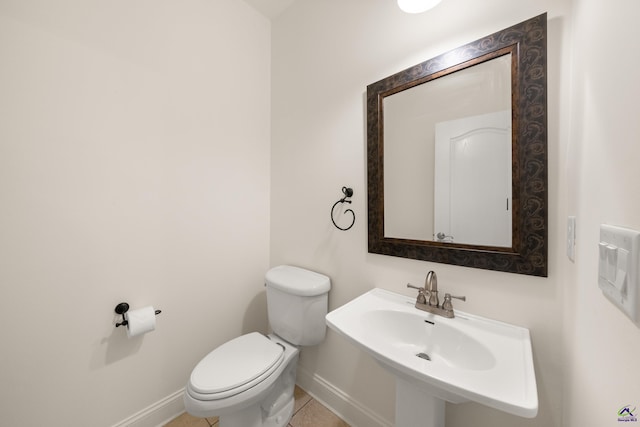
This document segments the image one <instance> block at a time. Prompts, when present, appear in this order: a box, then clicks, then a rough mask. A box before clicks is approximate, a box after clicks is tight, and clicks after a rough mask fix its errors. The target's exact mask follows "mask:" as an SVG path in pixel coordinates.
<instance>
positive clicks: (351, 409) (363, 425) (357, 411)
mask: <svg viewBox="0 0 640 427" xmlns="http://www.w3.org/2000/svg"><path fill="white" fill-rule="evenodd" d="M296 378H297V380H296V382H297V383H298V385H299V386H300V387H301V388H302V389H304V390H305V391H306V392H307V393H309V394H310V395H311V396H312V397H313V398H314V399H316V400H318V401H319V402H320V403H322V404H323V405H324V406H326V407H327V408H329V409H331V411H333V412H334V413H335V414H336V415H338V416H339V417H340V418H342V419H343V420H344V421H346V422H347V423H348V424H349V425H350V426H352V427H393V422H391V421H389V420H386V419H384V418H382V417H381V416H380V415H378V414H377V413H376V412H375V411H373V410H372V409H371V408H368V407H367V406H365V405H363V404H362V403H360V402H358V401H357V400H355V399H353V398H352V397H350V396H349V395H347V394H346V393H344V392H343V391H342V390H340V389H338V388H337V387H335V386H334V385H333V384H331V383H329V382H328V381H327V380H325V379H324V378H322V377H320V376H319V375H316V374H313V373H310V372H308V371H306V370H305V369H304V368H302V367H301V366H300V365H298V373H297V376H296Z"/></svg>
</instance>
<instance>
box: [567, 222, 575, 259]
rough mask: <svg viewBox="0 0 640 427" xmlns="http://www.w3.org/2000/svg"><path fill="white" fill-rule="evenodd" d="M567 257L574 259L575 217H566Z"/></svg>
mask: <svg viewBox="0 0 640 427" xmlns="http://www.w3.org/2000/svg"><path fill="white" fill-rule="evenodd" d="M567 257H568V258H569V259H570V260H571V261H575V260H576V217H575V216H569V217H567Z"/></svg>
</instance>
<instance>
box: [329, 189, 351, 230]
mask: <svg viewBox="0 0 640 427" xmlns="http://www.w3.org/2000/svg"><path fill="white" fill-rule="evenodd" d="M342 194H344V197H343V198H342V199H340V200H338V201H337V202H335V203H334V204H333V206H331V222H332V223H333V225H335V226H336V228H337V229H338V230H342V231H347V230H349V229H350V228H351V227H353V224H355V223H356V214H355V212H354V211H353V210H352V209H347V210H346V211H344V213H347V212H351V215H352V219H351V225H349V226H348V227H347V228H342V227H340V226H339V225H338V224H336V221H335V220H334V219H333V210H334V209H335V208H336V206H337V205H338V203H351V200H347V198H349V197H351V196H353V189H352V188H347V187H342Z"/></svg>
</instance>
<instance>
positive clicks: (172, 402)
mask: <svg viewBox="0 0 640 427" xmlns="http://www.w3.org/2000/svg"><path fill="white" fill-rule="evenodd" d="M296 377H297V380H296V382H297V383H298V385H299V386H300V387H302V388H303V389H304V390H305V391H306V392H307V393H309V394H310V395H311V396H313V398H314V399H316V400H317V401H319V402H320V403H322V404H323V405H325V406H326V407H327V408H329V409H331V411H333V412H334V413H335V414H336V415H338V416H339V417H340V418H342V419H343V420H345V421H346V422H347V423H349V425H351V426H352V427H393V422H391V421H389V420H386V419H384V418H382V417H381V416H379V415H378V414H376V413H375V411H373V410H372V409H371V408H368V407H367V406H365V405H363V404H362V403H360V402H358V401H357V400H355V399H353V398H352V397H350V396H349V395H348V394H346V393H344V392H343V391H342V390H340V389H338V388H337V387H335V386H334V385H333V384H331V383H330V382H328V381H327V380H325V379H324V378H322V377H321V376H319V375H316V374H313V373H310V372H308V371H306V370H305V369H304V368H302V367H301V366H298V372H297V376H296ZM183 394H184V388H182V389H180V390H178V391H176V392H175V393H173V394H171V395H169V396H167V397H165V398H164V399H161V400H159V401H158V402H156V403H154V404H152V405H149V406H147V407H146V408H144V409H143V410H141V411H140V412H138V413H136V414H133V415H132V416H130V417H129V418H127V419H126V420H123V421H120V422H119V423H117V424H114V425H113V426H112V427H162V426H164V425H165V424H166V423H168V422H169V421H171V420H172V419H174V418H176V417H177V416H179V415H180V414H182V413H183V412H184V401H183V400H182V396H183Z"/></svg>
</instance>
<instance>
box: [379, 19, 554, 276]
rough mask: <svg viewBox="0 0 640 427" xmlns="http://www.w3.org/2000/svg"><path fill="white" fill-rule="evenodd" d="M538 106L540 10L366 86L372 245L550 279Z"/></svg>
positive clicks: (543, 129)
mask: <svg viewBox="0 0 640 427" xmlns="http://www.w3.org/2000/svg"><path fill="white" fill-rule="evenodd" d="M546 102H547V86H546V14H543V15H540V16H537V17H535V18H532V19H530V20H528V21H525V22H522V23H520V24H516V25H514V26H512V27H510V28H507V29H505V30H502V31H499V32H497V33H494V34H491V35H489V36H487V37H484V38H482V39H479V40H476V41H474V42H471V43H468V44H466V45H464V46H461V47H459V48H457V49H454V50H453V51H450V52H447V53H445V54H443V55H440V56H438V57H435V58H432V59H430V60H428V61H425V62H423V63H421V64H418V65H416V66H414V67H411V68H409V69H406V70H404V71H401V72H399V73H396V74H394V75H392V76H389V77H387V78H385V79H382V80H380V81H378V82H376V83H373V84H371V85H369V86H368V87H367V186H368V189H367V190H368V191H367V192H368V215H369V217H368V219H369V236H368V248H369V252H371V253H377V254H384V255H392V256H400V257H405V258H413V259H420V260H426V261H435V262H442V263H448V264H455V265H461V266H467V267H476V268H485V269H491V270H498V271H506V272H513V273H521V274H531V275H538V276H546V274H547V104H546Z"/></svg>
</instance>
